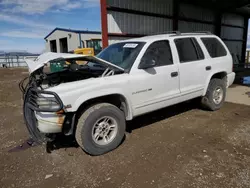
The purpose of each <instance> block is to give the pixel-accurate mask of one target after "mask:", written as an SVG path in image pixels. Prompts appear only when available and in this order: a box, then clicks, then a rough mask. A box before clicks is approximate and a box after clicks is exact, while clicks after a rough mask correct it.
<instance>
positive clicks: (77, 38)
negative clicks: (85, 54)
mask: <svg viewBox="0 0 250 188" xmlns="http://www.w3.org/2000/svg"><path fill="white" fill-rule="evenodd" d="M101 37H102V35H101V32H99V31H86V30H73V29H64V28H55V29H54V30H53V31H51V32H50V33H49V34H48V35H47V36H46V37H45V38H44V39H45V41H46V45H45V46H46V52H61V53H67V52H69V51H72V50H75V49H77V48H84V47H86V46H87V41H88V40H91V39H101Z"/></svg>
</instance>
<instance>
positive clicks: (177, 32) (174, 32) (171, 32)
mask: <svg viewBox="0 0 250 188" xmlns="http://www.w3.org/2000/svg"><path fill="white" fill-rule="evenodd" d="M152 34H153V35H160V34H163V35H164V34H176V35H181V32H180V31H166V32H158V33H152Z"/></svg>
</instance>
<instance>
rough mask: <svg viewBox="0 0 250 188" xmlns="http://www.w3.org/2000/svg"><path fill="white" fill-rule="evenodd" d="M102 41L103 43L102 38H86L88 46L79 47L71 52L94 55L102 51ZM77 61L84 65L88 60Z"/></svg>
mask: <svg viewBox="0 0 250 188" xmlns="http://www.w3.org/2000/svg"><path fill="white" fill-rule="evenodd" d="M101 43H102V40H101V39H90V40H86V46H87V47H86V48H77V49H75V50H73V51H71V53H74V54H83V55H90V56H94V55H97V54H98V53H99V52H100V51H102V47H101ZM76 63H77V64H80V65H84V64H86V63H87V62H86V61H77V62H76ZM66 64H69V62H66Z"/></svg>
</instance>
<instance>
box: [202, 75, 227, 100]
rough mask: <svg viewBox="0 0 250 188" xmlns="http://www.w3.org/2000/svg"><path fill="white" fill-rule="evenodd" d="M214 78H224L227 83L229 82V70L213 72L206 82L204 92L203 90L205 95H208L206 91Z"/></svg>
mask: <svg viewBox="0 0 250 188" xmlns="http://www.w3.org/2000/svg"><path fill="white" fill-rule="evenodd" d="M213 78H218V79H222V80H224V81H225V83H227V72H226V71H221V72H215V73H212V74H211V75H210V76H209V77H208V79H207V81H206V84H205V89H204V92H203V96H205V95H206V92H207V89H208V85H209V82H210V80H212V79H213Z"/></svg>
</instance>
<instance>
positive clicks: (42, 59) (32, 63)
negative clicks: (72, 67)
mask: <svg viewBox="0 0 250 188" xmlns="http://www.w3.org/2000/svg"><path fill="white" fill-rule="evenodd" d="M56 59H65V60H70V59H77V60H85V61H94V62H97V63H100V64H101V65H104V66H106V67H108V68H111V69H115V70H117V69H118V70H121V71H124V69H123V68H121V67H119V66H116V65H114V64H112V63H110V62H108V61H105V60H103V59H100V58H98V57H96V56H88V55H81V54H69V53H53V52H46V53H44V54H41V55H40V56H38V57H37V58H36V59H35V60H30V59H25V61H26V63H27V65H28V67H29V72H30V73H33V72H34V71H36V70H38V69H40V68H42V67H43V66H44V65H46V64H47V63H48V62H49V61H52V60H56Z"/></svg>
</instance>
